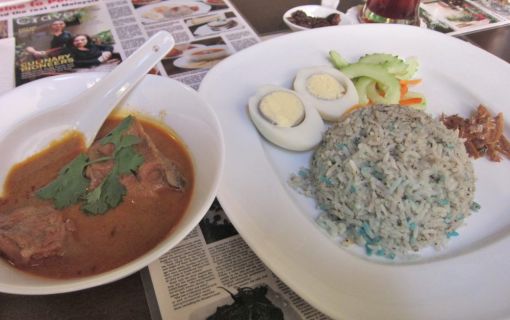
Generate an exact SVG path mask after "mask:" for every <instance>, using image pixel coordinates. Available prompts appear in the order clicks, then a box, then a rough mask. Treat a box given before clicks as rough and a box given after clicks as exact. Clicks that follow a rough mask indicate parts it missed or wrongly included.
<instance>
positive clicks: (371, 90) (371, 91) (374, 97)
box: [367, 81, 389, 104]
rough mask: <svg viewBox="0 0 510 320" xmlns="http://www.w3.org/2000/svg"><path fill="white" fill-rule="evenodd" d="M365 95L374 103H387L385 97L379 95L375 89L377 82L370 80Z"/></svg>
mask: <svg viewBox="0 0 510 320" xmlns="http://www.w3.org/2000/svg"><path fill="white" fill-rule="evenodd" d="M367 96H368V98H369V99H370V100H371V101H372V102H373V103H375V104H388V103H389V102H388V101H387V100H386V98H385V97H383V96H381V95H380V94H379V92H378V91H377V83H376V82H375V81H372V82H371V83H370V84H369V85H368V87H367Z"/></svg>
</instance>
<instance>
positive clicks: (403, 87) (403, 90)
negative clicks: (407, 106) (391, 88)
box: [400, 82, 409, 99]
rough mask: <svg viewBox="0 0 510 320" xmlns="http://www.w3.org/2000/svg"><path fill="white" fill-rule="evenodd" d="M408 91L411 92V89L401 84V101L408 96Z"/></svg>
mask: <svg viewBox="0 0 510 320" xmlns="http://www.w3.org/2000/svg"><path fill="white" fill-rule="evenodd" d="M407 91H409V87H408V86H407V84H403V83H402V82H401V83H400V99H402V98H403V97H404V96H405V95H406V94H407Z"/></svg>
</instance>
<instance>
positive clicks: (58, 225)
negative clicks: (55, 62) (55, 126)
mask: <svg viewBox="0 0 510 320" xmlns="http://www.w3.org/2000/svg"><path fill="white" fill-rule="evenodd" d="M83 146H84V142H83V139H82V137H81V135H79V134H78V133H74V134H67V135H66V136H65V138H63V139H62V140H60V141H58V142H55V143H53V144H52V145H51V146H50V147H49V148H48V149H46V150H44V151H42V152H40V153H39V154H36V155H35V156H32V157H31V158H29V159H27V160H25V161H23V162H22V163H19V164H17V165H16V166H15V167H14V168H13V169H12V170H11V172H10V173H9V175H8V178H7V181H6V191H7V192H6V195H5V197H4V198H3V199H1V200H0V254H1V255H2V256H3V257H4V258H5V259H7V260H8V261H9V262H10V263H11V264H12V265H13V266H15V267H16V268H19V269H21V270H24V271H27V272H29V273H33V274H37V275H42V276H46V277H50V278H75V277H84V276H90V275H94V274H99V273H103V272H105V271H108V270H111V269H114V268H116V267H119V266H121V265H124V264H126V263H127V262H129V261H132V260H134V259H136V258H138V257H140V256H142V255H143V254H144V253H146V252H147V251H149V250H151V249H152V248H154V247H155V246H156V245H157V244H159V243H160V242H161V241H162V240H163V239H164V238H165V237H166V236H167V235H168V234H169V232H171V230H172V228H173V227H174V226H175V225H176V224H177V223H178V222H179V220H180V219H181V217H182V216H183V214H184V213H185V211H186V209H187V207H188V205H189V203H190V199H191V195H192V192H193V184H194V173H193V164H192V160H191V157H190V154H189V153H188V151H187V149H186V147H185V146H184V145H183V144H182V143H181V142H180V140H179V139H178V138H177V137H176V135H175V134H174V133H172V132H170V131H169V130H168V129H167V128H163V127H162V126H161V125H158V124H155V123H153V122H150V121H147V120H142V119H141V118H140V119H138V118H135V117H133V116H128V117H126V118H124V119H120V118H109V119H108V120H107V121H106V122H105V124H104V125H103V127H102V128H101V130H100V132H99V134H98V138H97V139H96V141H95V142H94V144H93V145H92V146H91V147H90V148H89V149H88V150H84V147H83Z"/></svg>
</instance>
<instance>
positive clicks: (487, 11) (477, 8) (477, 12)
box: [347, 0, 510, 36]
mask: <svg viewBox="0 0 510 320" xmlns="http://www.w3.org/2000/svg"><path fill="white" fill-rule="evenodd" d="M361 9H362V6H355V7H353V8H351V9H349V10H348V11H347V16H348V17H349V18H351V20H352V21H354V22H355V23H361V22H360V20H359V14H360V12H361ZM419 15H420V26H421V27H422V28H428V29H432V30H434V31H438V32H441V33H446V34H448V35H452V36H453V35H459V34H465V33H471V32H475V31H480V30H484V29H490V28H496V27H499V26H503V25H507V24H510V4H508V3H507V2H506V0H422V1H421V3H420V8H419Z"/></svg>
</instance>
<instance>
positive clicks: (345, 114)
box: [342, 104, 367, 117]
mask: <svg viewBox="0 0 510 320" xmlns="http://www.w3.org/2000/svg"><path fill="white" fill-rule="evenodd" d="M365 106H367V105H363V104H355V105H353V106H352V107H350V108H349V109H347V110H345V111H344V113H343V114H342V117H346V116H348V115H349V114H350V113H351V112H354V111H356V110H358V109H361V108H363V107H365Z"/></svg>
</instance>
